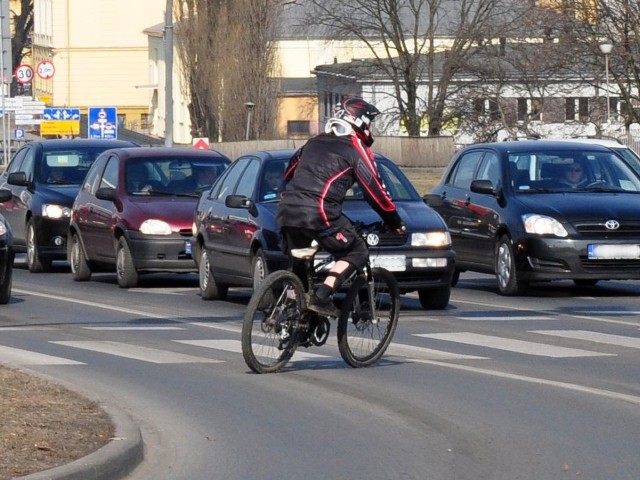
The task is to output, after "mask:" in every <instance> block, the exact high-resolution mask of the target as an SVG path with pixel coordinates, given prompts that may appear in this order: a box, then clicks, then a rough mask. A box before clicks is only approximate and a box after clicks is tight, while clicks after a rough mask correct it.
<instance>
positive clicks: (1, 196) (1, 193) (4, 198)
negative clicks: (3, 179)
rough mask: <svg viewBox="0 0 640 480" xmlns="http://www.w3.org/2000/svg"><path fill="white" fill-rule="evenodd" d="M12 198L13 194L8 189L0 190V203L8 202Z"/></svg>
mask: <svg viewBox="0 0 640 480" xmlns="http://www.w3.org/2000/svg"><path fill="white" fill-rule="evenodd" d="M12 198H13V193H12V192H11V190H9V189H8V188H0V203H3V202H8V201H9V200H11V199H12Z"/></svg>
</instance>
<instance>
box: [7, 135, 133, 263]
mask: <svg viewBox="0 0 640 480" xmlns="http://www.w3.org/2000/svg"><path fill="white" fill-rule="evenodd" d="M134 146H136V145H135V144H134V143H131V142H127V141H122V140H89V139H72V140H39V141H33V142H29V143H27V144H26V145H24V146H23V147H22V148H20V149H19V150H18V151H17V152H16V153H15V154H14V155H13V157H12V159H11V162H10V163H9V165H8V167H7V169H6V170H5V171H4V173H3V174H2V176H0V187H4V188H8V189H9V190H11V192H12V193H13V198H12V199H11V200H10V201H8V202H5V203H1V204H0V214H2V215H4V217H5V219H6V220H7V221H8V222H9V224H10V225H11V229H12V231H13V234H14V241H15V244H14V249H15V251H16V252H26V254H27V265H28V267H29V270H30V271H31V272H44V271H47V270H49V269H50V267H51V262H52V261H53V260H65V259H66V258H67V245H66V239H67V230H68V228H69V215H70V212H71V205H72V204H73V200H74V199H75V197H76V194H77V193H78V190H80V185H81V183H82V181H83V180H84V177H85V175H86V173H87V171H88V170H89V167H90V166H91V164H92V163H93V161H94V160H95V159H96V157H97V156H98V155H99V154H101V153H102V152H104V151H105V150H107V149H110V148H116V147H134Z"/></svg>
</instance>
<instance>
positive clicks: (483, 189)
mask: <svg viewBox="0 0 640 480" xmlns="http://www.w3.org/2000/svg"><path fill="white" fill-rule="evenodd" d="M471 191H472V192H473V193H488V194H489V195H495V194H496V190H495V189H494V188H493V183H491V180H474V181H473V182H471Z"/></svg>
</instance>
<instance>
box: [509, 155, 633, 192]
mask: <svg viewBox="0 0 640 480" xmlns="http://www.w3.org/2000/svg"><path fill="white" fill-rule="evenodd" d="M509 175H510V179H511V184H512V185H513V188H514V189H515V190H516V191H517V192H519V193H540V192H585V191H589V192H594V191H595V192H640V176H639V174H638V173H636V172H635V171H634V169H633V168H631V167H630V165H629V164H628V163H627V162H626V161H624V160H623V159H622V158H621V157H619V156H618V155H616V154H615V153H614V152H601V151H585V150H575V151H568V150H559V151H549V150H545V151H539V152H538V151H532V152H526V153H523V152H517V153H512V154H510V155H509Z"/></svg>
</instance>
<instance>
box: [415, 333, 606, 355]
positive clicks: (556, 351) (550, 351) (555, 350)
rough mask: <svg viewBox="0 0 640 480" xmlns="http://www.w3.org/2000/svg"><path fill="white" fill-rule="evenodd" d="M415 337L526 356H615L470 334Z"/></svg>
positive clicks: (418, 335) (440, 334) (435, 334)
mask: <svg viewBox="0 0 640 480" xmlns="http://www.w3.org/2000/svg"><path fill="white" fill-rule="evenodd" d="M415 336H416V337H424V338H432V339H435V340H444V341H447V342H456V343H463V344H466V345H476V346H479V347H487V348H494V349H497V350H506V351H508V352H515V353H523V354H526V355H537V356H541V357H553V358H571V357H606V356H615V355H614V354H610V353H600V352H591V351H589V350H580V349H577V348H565V347H558V346H555V345H546V344H544V343H534V342H526V341H523V340H514V339H511V338H504V337H494V336H491V335H479V334H476V333H471V332H458V333H434V334H416V335H415Z"/></svg>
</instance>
